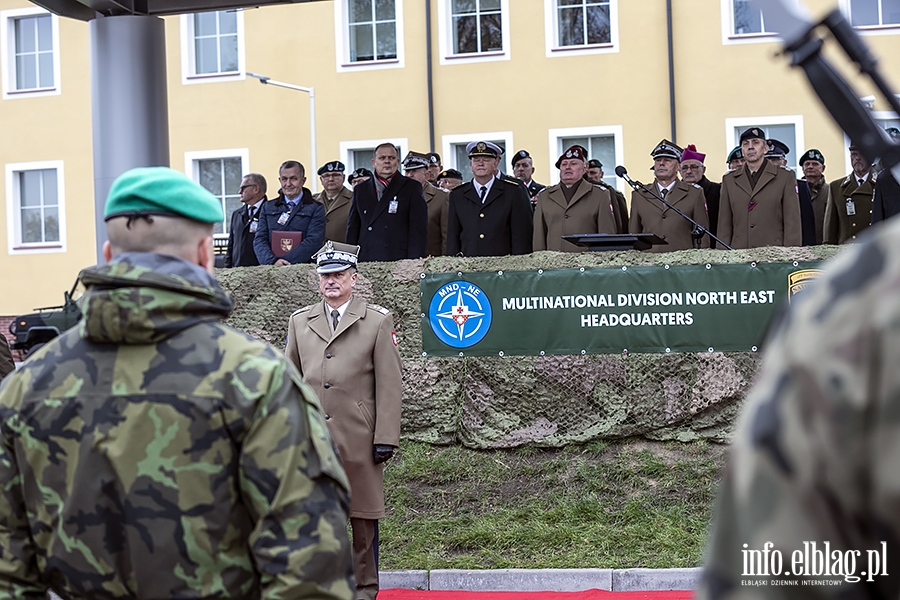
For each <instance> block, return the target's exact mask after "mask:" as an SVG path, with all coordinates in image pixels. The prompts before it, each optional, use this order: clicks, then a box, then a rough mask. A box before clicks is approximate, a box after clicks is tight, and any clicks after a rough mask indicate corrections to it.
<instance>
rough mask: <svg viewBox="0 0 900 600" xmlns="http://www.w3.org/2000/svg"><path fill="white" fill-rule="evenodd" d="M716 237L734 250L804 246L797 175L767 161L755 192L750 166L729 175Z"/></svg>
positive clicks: (724, 186)
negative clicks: (750, 175) (751, 183)
mask: <svg viewBox="0 0 900 600" xmlns="http://www.w3.org/2000/svg"><path fill="white" fill-rule="evenodd" d="M716 235H718V236H719V239H721V240H722V241H723V242H725V243H726V244H729V245H730V246H731V247H733V248H759V247H761V246H799V245H801V244H802V242H803V232H802V230H801V228H800V198H799V197H798V196H797V178H796V176H795V175H794V172H793V171H790V170H788V169H783V168H781V167H778V166H776V165H774V164H772V163H770V162H769V161H764V162H763V166H762V173H760V176H759V181H757V182H756V187H755V188H754V189H753V190H752V191H751V190H750V177H749V174H748V171H747V169H746V166H745V167H741V168H740V169H735V170H734V171H729V172H728V173H726V174H725V176H724V177H723V178H722V192H721V195H720V196H719V229H718V231H717V232H716Z"/></svg>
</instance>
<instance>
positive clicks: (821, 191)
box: [800, 148, 829, 244]
mask: <svg viewBox="0 0 900 600" xmlns="http://www.w3.org/2000/svg"><path fill="white" fill-rule="evenodd" d="M800 168H801V169H803V178H804V179H805V180H806V185H808V186H809V193H810V196H811V198H812V206H813V218H814V219H815V224H816V244H821V243H822V239H823V237H824V233H825V209H826V208H827V207H828V191H829V188H828V185H827V184H826V182H825V175H824V173H825V157H824V156H823V155H822V153H821V152H819V151H818V150H816V149H815V148H810V149H809V150H807V151H806V152H804V153H803V156H801V157H800Z"/></svg>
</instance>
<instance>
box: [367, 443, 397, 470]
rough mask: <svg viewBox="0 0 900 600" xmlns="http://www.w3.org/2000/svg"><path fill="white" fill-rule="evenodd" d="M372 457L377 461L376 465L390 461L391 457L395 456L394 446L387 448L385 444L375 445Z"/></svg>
mask: <svg viewBox="0 0 900 600" xmlns="http://www.w3.org/2000/svg"><path fill="white" fill-rule="evenodd" d="M372 450H373V451H372V456H373V458H374V459H375V464H376V465H378V464H381V463H383V462H385V461H387V460H390V459H391V457H393V456H394V447H393V446H385V445H384V444H375V447H374V448H373V449H372Z"/></svg>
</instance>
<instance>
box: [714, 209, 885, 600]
mask: <svg viewBox="0 0 900 600" xmlns="http://www.w3.org/2000/svg"><path fill="white" fill-rule="evenodd" d="M898 236H900V221H898V222H894V223H892V224H888V225H887V226H886V227H884V228H882V229H880V230H876V231H875V235H874V236H871V237H869V238H868V239H866V240H865V241H864V242H862V243H861V244H860V245H859V246H857V247H854V248H853V249H852V250H849V251H847V252H846V253H844V254H842V255H841V256H839V257H838V258H837V259H836V260H835V261H834V263H833V264H831V265H830V266H829V268H828V270H827V271H826V272H825V273H824V274H823V275H822V276H821V277H820V278H819V280H817V281H816V282H815V283H813V284H812V286H811V287H810V288H808V289H806V290H804V291H803V292H802V293H801V294H800V295H799V296H796V297H794V301H793V305H792V306H791V308H790V310H789V311H788V312H787V313H786V316H785V318H784V319H783V321H782V323H781V324H780V326H779V327H778V328H777V329H776V330H775V333H774V335H773V336H772V339H770V340H769V345H768V350H767V351H766V357H765V360H764V363H763V367H762V369H761V372H760V378H759V381H758V383H757V385H756V387H755V388H754V390H753V392H752V393H751V395H750V396H749V398H748V400H747V405H746V407H745V409H744V412H743V414H742V416H741V418H740V420H739V422H738V425H737V433H736V436H735V440H734V442H733V444H732V448H731V457H730V461H729V464H728V466H727V468H726V471H725V477H724V481H723V483H722V487H721V490H720V497H719V502H718V508H717V514H716V518H715V522H714V525H713V529H712V535H711V540H710V546H709V548H708V552H707V557H706V568H705V571H704V575H703V579H702V581H701V586H700V590H699V594H698V595H697V598H702V599H706V598H713V599H719V598H757V597H796V596H802V597H806V598H838V597H842V598H896V597H897V595H898V592H900V510H898V507H900V485H898V484H900V444H898V441H900V438H898V423H900V370H898V369H897V368H896V364H897V357H898V356H900V302H898V301H897V289H898V287H900V251H898V250H897V242H896V240H897V238H898ZM826 544H827V545H826ZM826 565H827V566H826ZM766 573H768V574H766Z"/></svg>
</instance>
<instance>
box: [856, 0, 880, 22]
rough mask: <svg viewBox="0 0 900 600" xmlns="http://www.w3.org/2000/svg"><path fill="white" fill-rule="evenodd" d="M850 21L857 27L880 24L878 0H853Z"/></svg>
mask: <svg viewBox="0 0 900 600" xmlns="http://www.w3.org/2000/svg"><path fill="white" fill-rule="evenodd" d="M850 22H851V23H852V24H853V25H854V26H855V27H861V26H865V25H878V0H851V1H850Z"/></svg>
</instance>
